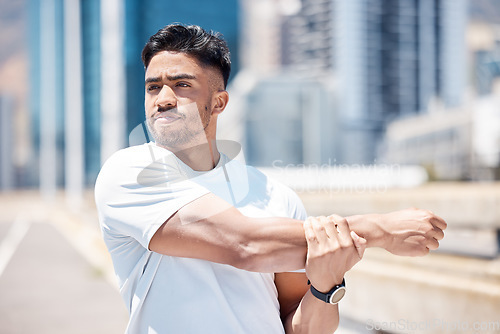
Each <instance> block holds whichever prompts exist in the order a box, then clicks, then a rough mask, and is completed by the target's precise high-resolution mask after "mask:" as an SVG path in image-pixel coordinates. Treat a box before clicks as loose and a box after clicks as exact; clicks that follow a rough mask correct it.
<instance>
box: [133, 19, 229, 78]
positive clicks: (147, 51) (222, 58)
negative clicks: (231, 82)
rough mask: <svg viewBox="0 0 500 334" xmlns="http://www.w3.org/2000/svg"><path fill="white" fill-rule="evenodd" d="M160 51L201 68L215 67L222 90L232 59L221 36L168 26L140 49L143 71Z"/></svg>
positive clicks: (179, 25)
mask: <svg viewBox="0 0 500 334" xmlns="http://www.w3.org/2000/svg"><path fill="white" fill-rule="evenodd" d="M161 51H174V52H182V53H185V54H187V55H190V56H193V57H195V58H196V59H197V60H198V61H199V62H200V63H201V64H202V65H206V66H212V67H215V68H216V69H218V70H219V71H220V72H221V74H222V77H223V79H224V88H225V87H226V86H227V81H228V79H229V73H230V72H231V59H230V57H229V48H228V47H227V44H226V41H224V39H223V38H222V35H221V34H219V33H216V32H213V31H210V32H207V31H206V30H204V29H203V28H201V27H199V26H196V25H189V26H187V25H183V24H170V25H168V26H166V27H164V28H162V29H160V30H158V32H157V33H156V34H154V35H153V36H151V37H150V38H149V41H148V42H147V43H146V45H145V46H144V49H142V62H143V63H144V67H145V68H147V67H148V66H149V63H150V62H151V59H152V58H153V57H154V56H155V55H156V54H157V53H158V52H161Z"/></svg>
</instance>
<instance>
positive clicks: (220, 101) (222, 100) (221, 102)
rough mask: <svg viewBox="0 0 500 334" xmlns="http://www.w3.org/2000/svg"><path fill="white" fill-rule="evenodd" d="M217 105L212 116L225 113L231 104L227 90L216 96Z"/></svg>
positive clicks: (219, 92)
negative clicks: (229, 103)
mask: <svg viewBox="0 0 500 334" xmlns="http://www.w3.org/2000/svg"><path fill="white" fill-rule="evenodd" d="M214 99H215V104H214V107H213V108H212V114H216V115H218V114H220V113H221V112H223V111H224V109H225V108H226V106H227V103H228V102H229V94H228V92H227V91H225V90H221V91H218V92H217V93H215V94H214Z"/></svg>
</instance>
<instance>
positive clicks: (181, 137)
mask: <svg viewBox="0 0 500 334" xmlns="http://www.w3.org/2000/svg"><path fill="white" fill-rule="evenodd" d="M204 109H205V110H204V113H202V114H200V113H199V112H198V113H197V117H196V116H194V117H187V114H186V113H182V112H179V110H178V109H177V108H175V109H171V110H170V112H174V113H177V114H178V115H179V116H180V119H179V120H178V121H176V122H182V126H181V127H180V128H178V129H175V130H173V129H171V130H169V129H163V131H161V130H160V129H158V128H156V127H155V121H156V120H155V119H154V117H153V116H152V117H148V118H147V120H146V125H147V127H148V129H149V131H150V132H151V135H152V136H153V139H154V140H155V142H156V144H157V145H159V146H161V147H164V148H167V149H170V150H176V149H182V148H188V147H192V146H197V145H200V144H206V140H207V139H206V136H205V129H206V128H207V127H208V124H209V123H210V113H209V112H208V105H205V107H204ZM201 134H202V135H203V137H202V138H201V137H200V135H201ZM200 138H201V141H202V142H200Z"/></svg>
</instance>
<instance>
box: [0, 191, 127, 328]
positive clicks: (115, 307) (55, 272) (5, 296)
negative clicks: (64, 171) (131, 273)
mask: <svg viewBox="0 0 500 334" xmlns="http://www.w3.org/2000/svg"><path fill="white" fill-rule="evenodd" d="M60 204H61V203H60V198H59V199H58V200H56V201H52V202H51V203H49V204H48V203H44V202H43V201H41V200H40V199H39V198H38V197H37V195H36V193H11V194H1V195H0V333H2V334H31V333H37V334H49V333H50V334H58V333H61V334H62V333H65V334H67V333H71V334H79V333H82V334H83V333H86V334H87V333H92V334H100V333H103V334H104V333H106V334H112V333H123V332H124V330H125V327H126V323H127V318H128V315H127V312H126V309H125V306H124V303H123V302H122V299H121V297H120V295H119V293H118V290H117V288H116V285H114V284H113V283H112V282H110V279H109V273H108V272H107V271H108V269H103V267H101V265H100V264H99V263H108V264H109V262H108V261H109V259H107V260H106V259H104V260H99V259H96V260H94V261H92V260H90V261H89V259H88V255H87V256H86V257H84V256H82V253H80V252H79V251H78V247H80V249H82V248H83V247H86V246H82V245H80V246H78V247H75V244H78V242H75V241H74V240H71V241H70V240H69V239H68V238H67V236H68V233H69V232H68V230H66V232H65V231H64V230H62V229H61V228H60V225H61V224H62V223H63V222H65V223H66V225H67V226H66V228H67V229H71V227H72V226H74V224H76V222H75V221H74V219H75V217H74V216H72V214H71V213H70V212H67V210H65V209H64V206H63V207H61V206H60ZM72 220H73V221H72ZM94 223H95V222H94ZM78 224H79V225H80V226H81V225H85V224H86V223H83V222H79V223H78ZM73 228H74V227H73ZM89 228H90V227H89ZM79 229H80V230H81V231H80V232H83V233H82V234H84V235H86V238H87V241H88V242H89V243H95V242H99V241H98V240H96V239H93V240H92V238H90V239H89V238H88V235H89V234H88V232H84V231H86V230H87V229H86V228H82V227H80V228H79ZM92 230H94V231H95V229H92ZM73 234H75V238H76V239H75V240H77V239H78V238H77V237H76V235H77V234H78V230H74V231H73ZM96 235H97V233H96ZM100 247H102V245H101V246H100ZM91 253H92V252H91ZM106 255H107V254H106V253H105V252H102V253H101V255H100V257H105V256H106Z"/></svg>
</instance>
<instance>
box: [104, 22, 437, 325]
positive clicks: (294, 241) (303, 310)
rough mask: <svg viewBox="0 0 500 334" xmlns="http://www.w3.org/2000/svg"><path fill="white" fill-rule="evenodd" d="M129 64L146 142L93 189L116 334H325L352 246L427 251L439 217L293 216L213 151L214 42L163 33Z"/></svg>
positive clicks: (217, 59)
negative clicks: (121, 314) (120, 328)
mask: <svg viewBox="0 0 500 334" xmlns="http://www.w3.org/2000/svg"><path fill="white" fill-rule="evenodd" d="M142 59H143V62H144V66H145V69H146V74H145V109H146V121H147V125H148V128H149V130H150V132H151V133H152V135H153V138H154V143H147V144H144V145H140V146H133V147H129V148H127V149H124V150H121V151H119V152H117V153H115V154H114V155H113V156H112V157H111V158H110V159H108V161H106V163H105V164H104V166H103V167H102V170H101V172H100V174H99V177H98V180H97V182H96V190H95V191H96V203H97V207H98V211H99V219H100V223H101V228H102V231H103V235H104V239H105V242H106V245H107V247H108V249H109V251H110V253H111V256H112V259H113V263H114V266H115V271H116V274H117V277H118V280H119V285H120V292H121V294H122V296H123V298H124V300H125V302H126V304H127V307H128V310H129V312H130V320H129V324H128V327H127V333H202V332H203V333H231V334H233V333H252V334H254V333H265V334H267V333H270V334H272V333H283V332H286V333H287V334H289V333H315V334H320V333H332V332H333V331H334V330H335V329H336V328H337V326H338V308H337V305H336V303H337V302H338V301H339V300H340V299H341V297H342V295H343V292H344V291H345V287H344V284H343V283H344V280H343V277H344V274H345V272H346V271H348V270H349V269H350V268H351V267H352V266H353V265H354V264H355V263H356V262H357V261H359V260H360V259H361V257H362V255H363V252H364V249H365V247H367V246H368V247H375V246H378V247H384V248H385V249H387V250H389V251H390V252H392V253H394V254H398V255H411V256H417V255H424V254H426V253H427V252H428V251H429V249H436V248H437V247H438V245H439V243H438V240H440V239H442V238H443V229H445V228H446V223H445V222H444V221H443V220H442V219H441V218H439V217H437V216H435V215H433V214H432V213H430V212H427V211H423V210H416V209H414V210H413V209H412V210H403V211H398V212H393V213H389V214H385V215H358V216H352V217H346V218H342V217H339V216H336V215H332V216H330V217H328V218H327V217H319V218H308V219H306V214H305V210H304V208H303V206H302V203H301V202H300V200H299V199H298V197H297V196H296V195H295V193H293V192H292V191H291V190H290V189H288V188H286V187H285V186H283V185H281V184H279V183H277V182H275V181H273V180H270V179H268V178H266V177H265V176H264V175H263V174H261V173H260V172H259V171H257V170H256V169H254V168H252V167H249V166H245V165H243V164H241V163H239V162H237V161H235V160H234V159H230V158H229V156H228V155H227V154H224V152H220V150H219V147H218V143H217V141H216V140H215V138H216V123H217V118H218V116H219V115H220V114H221V113H222V112H223V110H224V108H225V107H226V105H227V103H228V99H229V96H228V93H227V91H226V90H225V88H226V85H227V80H228V78H229V72H230V59H229V51H228V49H227V46H226V44H225V42H224V41H223V40H222V39H221V38H220V37H219V36H218V35H216V34H213V33H208V32H206V31H204V30H203V29H202V28H200V27H198V26H183V25H169V26H167V27H165V28H163V29H161V30H160V31H158V32H157V33H156V34H155V35H153V36H152V37H151V38H150V40H149V41H148V43H147V44H146V46H145V47H144V49H143V52H142ZM304 268H305V273H304V272H303V269H304ZM308 279H309V280H310V283H311V285H308Z"/></svg>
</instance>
